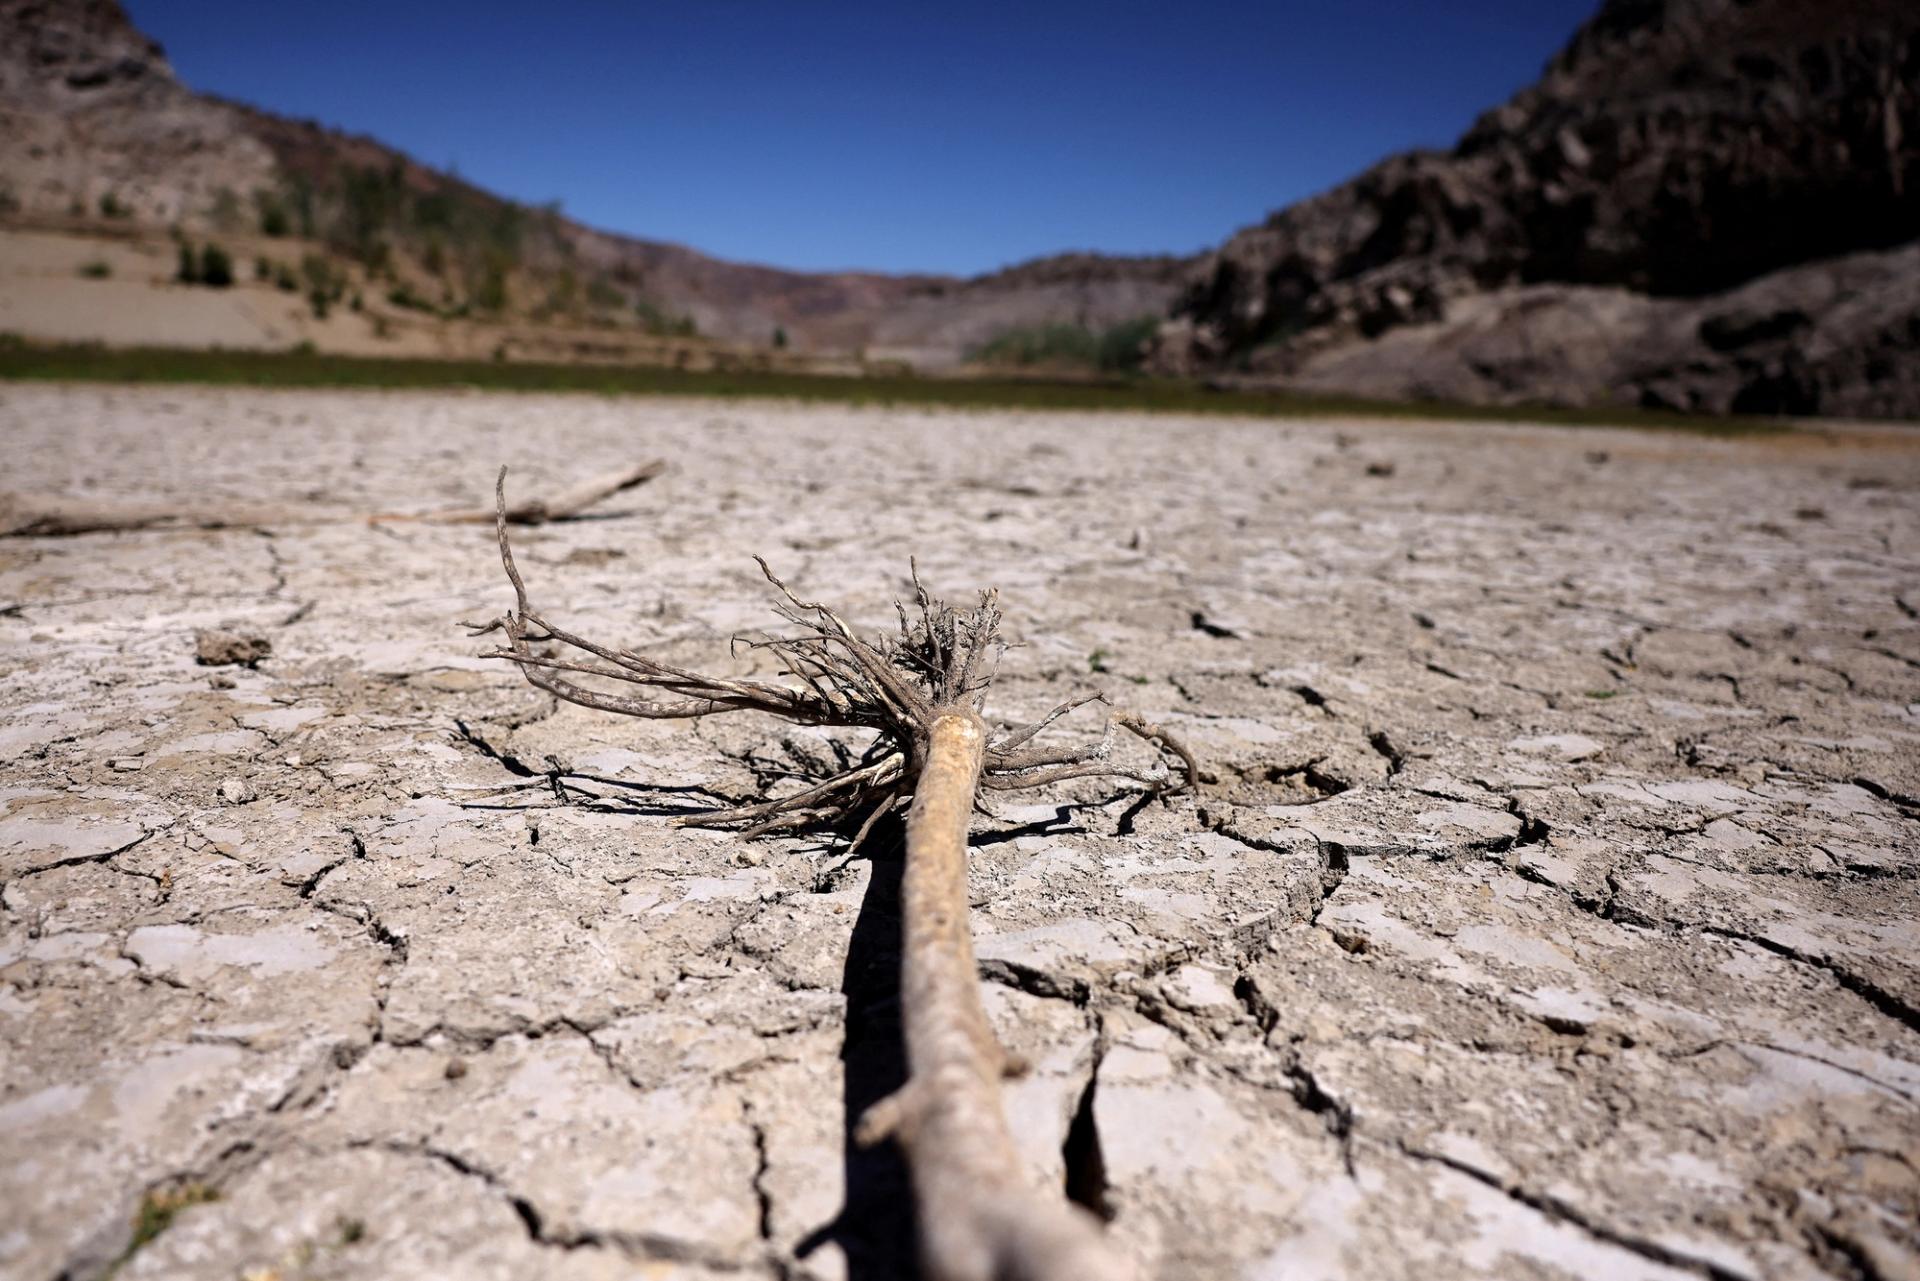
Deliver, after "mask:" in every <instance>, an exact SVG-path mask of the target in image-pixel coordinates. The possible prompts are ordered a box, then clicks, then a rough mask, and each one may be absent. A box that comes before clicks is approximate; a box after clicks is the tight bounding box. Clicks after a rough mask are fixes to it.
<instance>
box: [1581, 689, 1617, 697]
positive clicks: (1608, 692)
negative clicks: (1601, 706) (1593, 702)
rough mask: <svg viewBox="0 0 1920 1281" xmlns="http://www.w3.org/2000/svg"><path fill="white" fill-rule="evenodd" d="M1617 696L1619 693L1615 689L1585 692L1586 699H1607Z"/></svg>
mask: <svg viewBox="0 0 1920 1281" xmlns="http://www.w3.org/2000/svg"><path fill="white" fill-rule="evenodd" d="M1619 696H1620V691H1619V690H1617V689H1590V690H1588V691H1587V697H1588V698H1598V699H1607V698H1618V697H1619Z"/></svg>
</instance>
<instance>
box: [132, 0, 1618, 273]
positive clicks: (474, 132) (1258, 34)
mask: <svg viewBox="0 0 1920 1281" xmlns="http://www.w3.org/2000/svg"><path fill="white" fill-rule="evenodd" d="M127 7H128V10H129V12H130V13H131V14H132V15H133V18H134V20H135V22H137V23H138V24H139V25H140V26H141V27H142V28H143V29H144V30H146V31H147V32H148V33H149V34H151V35H153V36H155V37H156V38H158V39H159V40H160V41H161V42H162V43H163V44H165V45H166V47H167V52H168V53H169V55H170V56H171V57H172V59H173V62H174V65H175V67H176V68H177V69H178V70H179V72H180V74H181V76H182V77H183V78H184V79H185V80H186V81H187V83H188V84H190V85H192V86H194V87H195V88H198V89H203V90H209V91H211V92H214V93H218V94H222V95H224V96H227V97H231V98H238V99H242V100H245V101H248V102H253V103H256V104H258V105H260V106H263V107H267V108H270V109H272V110H275V111H279V112H282V113H285V114H289V115H295V116H304V117H311V118H314V119H317V120H319V121H321V122H323V123H326V124H330V125H335V126H338V127H341V128H345V129H348V130H352V131H355V132H360V133H368V134H372V135H374V136H376V137H378V138H380V139H382V140H383V141H385V142H388V143H391V144H393V145H395V146H398V147H400V148H401V149H403V150H405V151H407V152H410V153H411V154H413V155H414V156H416V157H418V158H419V159H421V160H423V161H426V162H427V163H429V164H435V165H441V166H449V165H451V166H455V167H457V168H458V169H459V171H460V172H461V173H462V174H463V175H464V176H466V177H467V178H469V179H470V180H473V181H475V182H478V183H479V184H481V185H482V186H485V187H488V188H490V189H492V190H494V191H498V192H500V193H502V194H504V195H508V196H512V197H514V198H516V199H520V200H524V201H529V202H535V203H537V202H543V201H547V200H553V199H559V200H560V201H562V203H563V204H564V206H565V208H566V211H567V212H568V213H569V214H571V215H573V216H574V217H576V218H579V219H581V220H583V221H585V222H588V223H591V224H593V225H595V226H599V227H604V228H607V229H609V230H613V231H622V232H627V233H630V234H633V235H638V236H646V237H651V238H656V239H664V240H673V241H678V242H681V243H683V244H688V245H692V246H694V247H695V248H698V249H702V250H705V251H707V252H709V253H714V254H718V255H720V256H722V257H727V258H734V259H741V260H746V261H753V262H765V263H772V264H776V265H779V266H785V267H798V268H805V269H810V270H812V269H828V268H842V267H865V268H874V269H880V270H886V271H914V270H925V271H949V272H961V273H972V272H977V271H986V270H991V269H993V268H995V267H999V266H1003V265H1006V264H1008V263H1012V262H1017V261H1021V260H1023V259H1026V258H1031V257H1035V256H1038V255H1041V254H1047V253H1054V252H1059V251H1062V250H1069V249H1093V250H1101V251H1104V252H1109V253H1165V252H1175V253H1188V252H1192V251H1194V250H1198V249H1202V248H1205V247H1208V246H1210V245H1213V244H1216V243H1218V242H1219V241H1221V240H1222V239H1224V238H1225V237H1226V236H1227V235H1229V234H1230V233H1231V232H1233V231H1234V230H1235V229H1237V228H1239V227H1242V226H1245V225H1246V224H1248V223H1252V222H1257V221H1259V220H1260V219H1261V218H1262V217H1264V216H1265V215H1266V213H1267V212H1268V211H1270V210H1272V209H1276V208H1279V207H1280V206H1282V205H1285V204H1288V203H1290V202H1291V201H1294V200H1297V199H1299V198H1300V197H1302V196H1307V195H1311V194H1313V193H1314V192H1316V191H1319V190H1322V189H1324V188H1326V187H1329V186H1332V185H1334V184H1335V183H1337V182H1339V181H1341V180H1342V179H1344V178H1346V177H1349V176H1350V175H1352V174H1354V173H1356V172H1358V171H1359V170H1361V169H1363V168H1365V167H1366V166H1367V165H1369V164H1371V163H1372V162H1373V161H1375V160H1377V159H1379V158H1380V157H1382V156H1384V155H1386V154H1387V153H1389V152H1392V151H1396V150H1400V149H1402V148H1406V147H1411V146H1446V145H1449V144H1451V143H1452V141H1453V140H1454V139H1455V138H1456V137H1457V136H1458V135H1459V133H1460V132H1461V131H1462V130H1463V129H1464V128H1465V127H1466V126H1467V125H1468V124H1469V123H1470V122H1471V121H1472V119H1473V118H1474V116H1476V115H1477V114H1478V113H1479V112H1480V111H1482V110H1484V109H1486V108H1488V107H1491V106H1493V105H1495V104H1496V103H1498V102H1500V101H1502V100H1503V99H1505V98H1506V97H1508V96H1509V95H1510V94H1512V93H1513V92H1514V91H1515V90H1516V89H1519V88H1521V87H1522V86H1524V85H1526V84H1527V83H1529V82H1531V81H1532V80H1533V79H1534V78H1535V77H1536V76H1537V75H1538V74H1539V72H1540V69H1541V67H1542V66H1543V65H1544V64H1545V62H1546V60H1547V59H1548V58H1549V57H1550V56H1551V55H1552V54H1553V53H1554V52H1555V51H1556V50H1557V49H1558V48H1559V47H1560V46H1561V44H1562V43H1563V42H1564V41H1565V40H1566V38H1567V37H1568V36H1569V35H1570V34H1571V33H1572V31H1573V29H1574V27H1575V26H1576V25H1578V23H1579V22H1580V21H1581V20H1583V19H1584V18H1585V17H1587V16H1588V14H1589V13H1590V12H1591V11H1592V10H1593V9H1594V8H1595V7H1597V0H1479V2H1478V3H1474V2H1471V0H1462V2H1461V3H1453V2H1451V0H1321V2H1320V3H1304V2H1301V0H1276V2H1274V3H1267V4H1239V5H1234V4H1224V3H1214V2H1213V0H1152V2H1149V3H1134V2H1133V0H1110V2H1108V3H1060V4H1052V5H1048V4H1044V3H1042V4H1024V5H1015V4H1001V3H979V4H970V5H940V6H936V5H925V4H916V3H913V2H912V0H907V2H906V3H897V4H885V5H883V4H867V3H844V4H835V3H830V2H829V3H817V2H816V3H805V2H796V0H788V2H787V3H772V2H767V3H761V2H759V0H683V2H682V3H678V4H671V5H667V4H653V3H643V2H641V0H631V2H628V0H545V2H544V3H530V2H528V0H400V2H394V0H387V2H386V3H373V2H372V0H332V3H326V4H321V3H305V4H302V3H289V4H262V3H260V2H259V0H128V4H127Z"/></svg>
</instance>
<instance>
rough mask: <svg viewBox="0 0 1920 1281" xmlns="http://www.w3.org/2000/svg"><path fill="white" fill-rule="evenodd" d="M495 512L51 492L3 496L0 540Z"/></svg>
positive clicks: (567, 514)
mask: <svg viewBox="0 0 1920 1281" xmlns="http://www.w3.org/2000/svg"><path fill="white" fill-rule="evenodd" d="M666 469H667V465H666V463H665V462H664V461H662V460H660V459H657V458H656V459H654V460H653V461H651V462H646V463H641V464H639V465H637V466H634V467H626V468H622V469H621V470H620V471H617V472H610V473H608V474H607V475H604V476H599V477H596V478H594V479H593V480H589V481H586V482H584V483H582V484H579V485H576V486H574V487H573V488H572V489H567V490H563V491H561V492H560V493H558V494H555V495H554V496H553V497H551V498H548V499H535V500H533V501H531V502H526V503H520V504H517V505H516V506H514V507H513V508H511V509H510V510H509V511H508V512H507V521H508V522H509V523H510V524H514V525H543V524H546V523H547V522H549V521H556V520H576V519H578V518H579V517H580V516H582V515H584V514H585V513H586V511H587V509H588V508H591V507H594V506H596V505H598V504H599V503H602V502H605V501H606V500H607V499H609V498H611V497H613V496H614V495H615V494H619V493H624V492H625V491H627V490H629V489H632V488H633V487H634V486H636V485H640V484H643V483H645V482H646V481H649V480H652V479H653V478H654V477H655V476H658V475H659V474H660V473H661V472H663V471H665V470H666ZM495 514H496V513H495V512H494V510H493V509H492V508H490V507H462V508H455V509H453V510H451V511H437V512H418V513H393V512H377V513H371V514H368V513H353V512H327V511H325V510H323V509H322V510H316V509H315V508H312V507H298V506H291V505H287V506H272V505H267V504H261V503H219V504H213V505H210V506H206V507H180V506H176V505H174V504H172V503H154V502H140V501H137V500H136V501H126V502H120V501H114V500H110V499H102V500H89V499H76V498H62V497H57V496H50V495H34V494H4V495H0V538H6V537H15V538H34V537H52V536H60V535H69V534H94V533H102V532H111V531H116V530H180V529H265V528H276V527H280V526H286V525H351V524H358V523H360V522H362V521H366V522H370V523H387V522H395V521H410V522H414V523H418V524H429V525H484V524H490V523H491V522H492V521H493V519H494V517H495Z"/></svg>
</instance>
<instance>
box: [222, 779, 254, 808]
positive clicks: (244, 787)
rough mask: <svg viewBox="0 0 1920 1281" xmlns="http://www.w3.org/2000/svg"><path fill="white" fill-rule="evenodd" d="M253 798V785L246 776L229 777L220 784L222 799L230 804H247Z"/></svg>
mask: <svg viewBox="0 0 1920 1281" xmlns="http://www.w3.org/2000/svg"><path fill="white" fill-rule="evenodd" d="M253 798H254V791H253V785H252V784H250V783H248V782H247V780H246V779H244V778H229V779H226V780H224V781H223V782H222V783H221V784H220V799H221V800H223V801H225V802H226V803H227V804H229V805H245V804H246V803H247V802H248V801H250V800H252V799H253Z"/></svg>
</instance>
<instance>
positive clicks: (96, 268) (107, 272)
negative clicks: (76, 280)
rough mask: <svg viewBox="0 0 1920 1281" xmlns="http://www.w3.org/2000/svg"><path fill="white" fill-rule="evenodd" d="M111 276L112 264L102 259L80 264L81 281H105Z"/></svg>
mask: <svg viewBox="0 0 1920 1281" xmlns="http://www.w3.org/2000/svg"><path fill="white" fill-rule="evenodd" d="M112 275H113V264H112V263H110V262H108V261H107V260H106V259H104V258H95V259H94V260H93V261H92V262H83V263H81V264H80V278H81V279H82V280H106V279H109V278H110V277H111V276H112Z"/></svg>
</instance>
